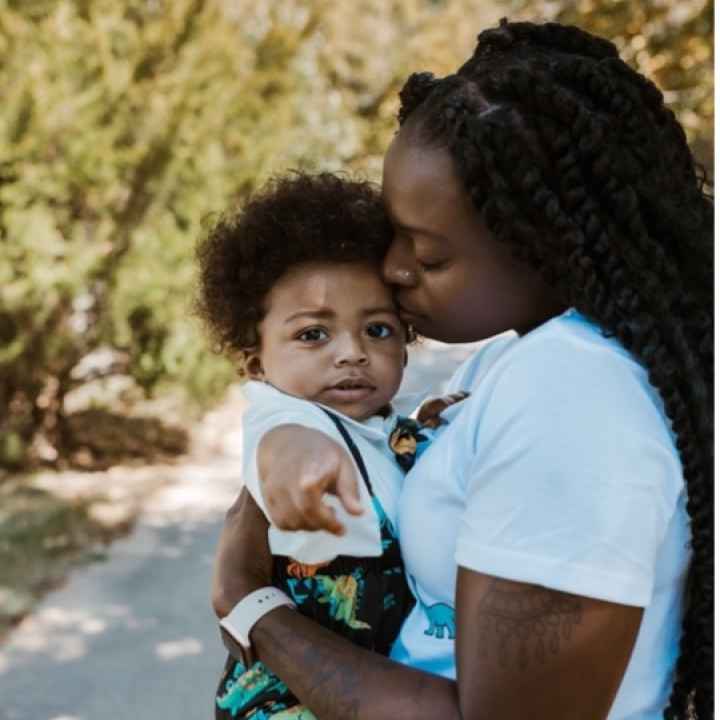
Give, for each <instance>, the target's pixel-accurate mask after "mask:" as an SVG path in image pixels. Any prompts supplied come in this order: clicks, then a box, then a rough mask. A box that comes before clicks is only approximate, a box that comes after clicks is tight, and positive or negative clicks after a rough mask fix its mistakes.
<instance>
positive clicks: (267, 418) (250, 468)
mask: <svg viewBox="0 0 720 720" xmlns="http://www.w3.org/2000/svg"><path fill="white" fill-rule="evenodd" d="M281 425H301V426H303V427H306V428H310V429H313V430H317V431H319V432H322V433H323V434H325V435H327V436H328V437H329V438H330V439H331V440H333V441H334V442H336V443H337V444H338V445H339V446H340V447H345V443H344V441H343V439H342V437H341V436H340V434H339V433H338V432H337V430H336V428H335V427H334V425H332V421H331V420H330V419H329V418H328V417H327V416H325V415H324V414H323V413H322V411H321V410H319V409H318V408H317V407H315V406H314V405H312V404H311V403H309V402H306V401H303V400H299V399H295V398H284V397H283V398H281V401H280V402H274V401H273V400H272V398H270V399H269V400H268V401H267V402H264V403H256V404H254V405H252V406H251V407H250V408H248V410H247V411H246V413H245V416H244V418H243V463H242V465H243V482H244V483H245V487H247V489H248V491H249V492H250V494H251V495H252V497H253V499H254V500H255V502H256V503H257V504H258V506H259V507H260V509H261V510H262V511H263V513H264V514H265V517H266V518H267V519H268V521H269V522H270V523H271V525H270V529H269V533H268V539H269V542H270V550H271V552H272V554H273V555H286V556H289V557H292V558H293V559H295V560H298V561H300V562H303V563H321V562H328V561H330V560H332V559H333V558H335V557H337V556H338V555H354V556H360V557H362V556H367V557H374V556H377V555H380V554H381V552H382V548H381V544H380V533H379V529H378V528H377V523H375V522H374V520H373V516H371V515H370V514H369V513H368V510H367V509H366V511H365V512H364V513H363V514H362V515H360V516H356V515H350V514H349V513H347V511H346V510H345V509H344V508H343V507H342V504H341V503H340V501H339V500H338V499H337V498H336V497H335V496H332V495H326V496H325V498H324V499H323V501H324V502H325V503H326V504H327V505H329V506H331V507H332V508H333V509H334V510H335V513H336V515H337V517H338V519H339V520H340V522H341V523H342V524H343V525H345V528H346V533H345V534H344V535H343V536H341V537H338V536H336V535H333V534H331V533H328V532H325V531H323V530H318V531H312V532H311V531H304V530H297V531H285V530H280V529H279V528H276V527H274V526H273V525H272V521H271V519H270V513H269V512H268V509H267V506H266V504H265V500H264V498H263V496H262V491H261V488H260V476H259V472H258V465H257V451H258V448H259V446H260V442H261V440H262V438H263V437H264V436H265V435H266V434H267V433H268V432H270V431H271V430H273V429H274V428H277V427H280V426H281ZM357 480H358V489H359V491H360V495H361V498H365V496H366V494H367V493H366V490H365V487H364V485H363V483H362V479H361V478H360V477H359V475H358V478H357ZM365 504H366V506H368V505H369V501H368V502H366V503H365Z"/></svg>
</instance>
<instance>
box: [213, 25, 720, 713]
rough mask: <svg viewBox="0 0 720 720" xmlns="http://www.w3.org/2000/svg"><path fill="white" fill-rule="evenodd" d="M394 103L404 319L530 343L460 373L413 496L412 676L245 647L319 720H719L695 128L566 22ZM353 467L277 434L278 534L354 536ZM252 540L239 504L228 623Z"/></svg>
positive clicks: (278, 647) (499, 45) (218, 587)
mask: <svg viewBox="0 0 720 720" xmlns="http://www.w3.org/2000/svg"><path fill="white" fill-rule="evenodd" d="M401 101H402V104H401V109H400V115H399V119H400V126H401V127H400V131H399V133H398V135H397V136H396V138H395V140H394V141H393V143H392V145H391V147H390V149H389V151H388V154H387V157H386V162H385V169H384V177H383V195H384V198H385V201H386V206H387V209H388V212H389V215H390V218H391V220H392V222H393V224H394V227H395V231H396V233H395V237H394V240H393V243H392V246H391V248H390V250H389V252H388V255H387V257H386V260H385V264H384V274H385V276H386V279H387V280H388V281H389V282H391V283H393V284H394V285H395V287H396V289H397V300H398V303H399V304H400V306H401V308H403V309H404V313H405V319H406V320H408V321H410V322H412V323H413V325H415V327H416V328H417V329H418V331H419V332H420V333H421V334H423V335H426V336H428V337H432V338H436V339H439V340H443V341H446V342H465V341H473V340H480V339H484V338H488V337H491V336H493V335H496V334H498V333H501V332H503V331H506V330H514V331H515V332H517V333H518V335H520V339H519V340H518V341H517V342H516V343H514V344H509V345H507V348H506V349H505V348H504V349H502V351H500V352H496V353H494V354H491V355H487V354H483V353H481V354H480V355H479V356H478V357H477V358H475V359H474V360H473V361H472V362H471V363H470V364H469V365H468V367H467V368H465V370H464V375H463V379H462V382H464V383H465V384H466V387H464V388H463V389H471V390H472V396H471V398H470V399H469V400H468V401H466V403H465V406H464V407H463V408H462V410H460V411H459V412H458V414H457V415H458V416H457V417H455V418H452V417H451V418H449V424H448V426H447V428H446V429H445V431H444V433H443V434H442V435H441V436H440V438H439V439H438V441H436V443H435V445H434V446H433V447H432V448H431V449H430V451H428V453H427V455H426V456H424V457H423V458H422V460H421V461H420V462H419V463H418V465H417V467H416V468H414V469H413V470H412V472H411V473H410V475H408V478H407V480H406V486H405V488H404V490H403V497H402V502H401V509H400V520H399V524H400V528H399V531H400V539H401V543H402V546H403V552H404V555H405V560H406V564H407V568H408V573H409V575H410V577H411V579H412V582H414V583H415V594H416V596H417V597H418V604H417V606H416V608H415V609H414V610H413V613H412V614H411V616H410V617H409V618H408V620H407V621H406V623H405V626H404V627H403V631H402V633H401V636H400V639H399V641H398V643H397V644H396V648H395V650H394V652H393V656H392V657H393V658H394V659H395V660H399V661H400V662H394V661H393V660H389V659H386V658H380V657H378V656H375V655H372V654H371V653H368V652H364V651H362V650H360V649H358V648H355V647H352V646H351V645H349V644H348V643H346V642H344V641H343V640H342V639H339V638H336V637H333V636H332V635H330V634H329V633H327V632H324V631H323V629H322V628H319V627H316V626H314V624H313V623H312V622H310V621H307V620H306V619H305V618H302V617H300V616H299V615H298V614H297V613H293V611H292V610H290V609H288V608H279V609H276V610H273V611H272V612H270V613H268V614H266V615H265V616H264V617H262V618H261V619H260V620H259V621H258V622H257V623H256V624H255V626H254V628H253V630H252V634H251V640H252V644H253V649H254V651H255V652H256V653H258V654H259V657H260V658H261V659H262V660H263V661H265V662H266V663H267V664H268V665H269V666H270V667H272V668H273V670H274V671H275V672H276V673H277V674H278V675H279V676H280V677H281V678H282V679H283V680H284V681H285V682H286V683H287V684H288V686H289V687H290V688H291V689H292V690H293V692H294V693H295V694H296V695H297V696H298V697H299V698H300V699H301V700H302V701H303V702H304V703H305V704H306V705H307V706H308V707H310V708H311V709H312V710H313V711H314V712H315V714H316V715H317V716H318V717H320V718H322V719H323V720H333V719H335V718H337V719H338V720H339V719H340V718H347V717H357V718H360V717H374V718H378V717H388V718H394V719H397V718H406V717H407V718H423V717H428V718H441V717H442V718H445V717H462V718H485V717H488V718H489V717H493V718H495V717H502V718H516V717H517V718H528V717H533V718H552V719H553V720H559V719H560V718H603V717H608V716H609V717H612V718H631V717H632V718H657V717H660V715H661V714H663V712H664V717H666V718H683V717H685V716H686V714H687V712H688V707H692V708H694V712H695V713H696V715H697V717H699V718H706V717H711V716H712V702H713V682H712V651H713V647H712V625H713V615H712V602H713V552H712V542H713V538H712V532H713V517H712V513H713V489H712V451H711V447H712V406H711V402H712V400H711V398H712V369H711V366H712V317H711V311H710V300H711V298H712V278H711V273H712V241H711V237H712V235H711V232H712V231H711V227H712V204H711V201H710V200H709V199H708V198H707V197H706V196H705V195H704V194H703V192H702V183H701V181H700V180H698V179H697V177H696V171H695V165H694V162H693V159H692V156H691V154H690V152H689V150H688V147H687V142H686V140H685V136H684V133H683V131H682V129H681V128H680V126H679V125H678V123H677V122H676V120H675V118H674V116H673V115H672V113H671V112H670V111H669V110H668V109H667V108H666V107H665V106H664V104H663V100H662V95H661V94H660V92H659V91H658V90H657V88H655V86H654V85H652V83H650V82H649V81H647V80H646V79H644V78H643V77H641V76H639V75H638V74H636V73H635V72H633V71H632V70H631V69H630V68H629V67H628V66H627V65H625V64H624V63H623V62H622V61H621V60H620V59H619V58H618V54H617V51H616V49H615V47H614V46H613V45H612V44H611V43H609V42H607V41H605V40H602V39H599V38H596V37H593V36H590V35H588V34H586V33H584V32H582V31H580V30H578V29H576V28H571V27H563V26H560V25H554V24H546V25H534V24H530V23H506V22H502V23H501V24H500V27H498V28H493V29H490V30H486V31H485V32H483V33H482V34H481V35H480V36H479V38H478V46H477V49H476V51H475V54H474V55H473V57H472V58H470V60H468V62H467V63H465V65H463V67H461V68H460V70H459V71H458V72H457V74H455V75H452V76H449V77H447V78H443V79H435V78H433V77H432V76H430V75H428V74H421V75H413V76H412V77H411V78H410V79H409V80H408V82H407V83H406V85H405V87H404V88H403V90H402V92H401ZM489 347H490V348H492V347H493V343H490V345H489ZM458 382H460V380H458ZM341 458H342V455H341V454H340V453H338V451H337V448H333V444H332V442H330V441H328V440H327V439H326V438H324V437H323V436H321V435H319V434H314V433H313V432H312V431H309V430H306V429H304V428H298V427H292V426H288V427H287V428H279V429H277V430H275V431H273V433H271V434H269V435H268V436H266V438H265V440H264V441H263V445H262V447H261V453H260V456H259V462H260V467H261V472H262V474H263V475H264V479H265V488H264V494H265V498H266V500H267V501H268V505H270V506H271V507H273V508H274V511H273V520H274V521H275V522H277V523H278V524H279V525H280V526H282V527H286V528H290V529H294V528H299V527H305V528H309V529H312V528H319V527H325V528H327V529H332V530H335V531H338V532H339V531H340V529H339V524H338V521H337V519H336V518H335V517H334V516H333V515H332V513H331V512H330V511H329V510H328V509H327V508H325V507H324V506H323V505H322V503H321V502H320V497H321V495H322V493H323V492H325V491H334V492H337V494H338V495H339V496H340V498H341V500H343V502H344V503H345V505H346V507H347V508H348V510H352V509H353V508H355V507H356V504H357V503H355V502H354V498H353V490H352V488H353V483H354V480H353V477H354V475H353V471H352V468H349V467H347V466H346V465H345V464H344V461H343V460H342V459H341ZM289 474H290V475H293V476H295V477H297V482H296V483H295V484H293V485H292V486H291V489H290V490H289V491H287V490H285V488H286V487H287V477H288V475H289ZM278 478H280V479H281V481H275V482H274V479H275V480H277V479H278ZM255 518H256V509H255V508H254V507H253V506H252V505H251V504H250V503H249V502H248V501H247V497H246V496H241V498H240V500H239V502H238V503H237V504H236V506H235V507H234V508H233V510H231V512H230V513H229V514H228V520H227V523H226V527H225V530H224V532H223V537H222V539H221V544H220V548H219V553H218V564H217V571H216V578H215V591H214V605H215V609H216V612H218V614H220V615H225V614H227V612H229V610H230V609H231V608H232V607H233V606H234V605H235V603H237V602H238V601H239V600H241V599H242V598H243V597H244V596H245V595H246V594H247V593H248V592H250V591H252V590H255V589H257V588H258V587H261V586H263V585H266V584H268V568H269V559H268V557H267V556H266V555H264V554H263V553H262V551H261V550H258V547H260V548H262V547H263V546H264V542H265V541H264V532H265V526H264V524H262V523H260V522H255ZM244 549H245V550H246V551H245V552H243V550H244ZM245 556H247V557H245ZM681 625H682V629H681ZM433 643H434V644H433ZM401 663H402V664H401ZM663 708H664V710H663Z"/></svg>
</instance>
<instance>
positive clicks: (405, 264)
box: [382, 240, 417, 287]
mask: <svg viewBox="0 0 720 720" xmlns="http://www.w3.org/2000/svg"><path fill="white" fill-rule="evenodd" d="M382 274H383V279H384V280H385V282H386V283H389V284H390V285H401V286H403V287H412V286H414V285H416V284H417V275H416V273H415V271H414V270H413V269H412V267H411V264H410V261H409V259H408V257H407V253H406V252H405V251H404V250H403V248H402V245H401V243H400V242H399V241H398V240H393V241H392V243H391V245H390V247H389V249H388V251H387V253H386V255H385V260H383V266H382Z"/></svg>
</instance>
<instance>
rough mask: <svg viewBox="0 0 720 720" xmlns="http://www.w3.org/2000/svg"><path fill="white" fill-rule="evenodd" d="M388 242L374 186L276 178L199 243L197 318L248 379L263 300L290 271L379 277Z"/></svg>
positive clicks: (306, 176)
mask: <svg viewBox="0 0 720 720" xmlns="http://www.w3.org/2000/svg"><path fill="white" fill-rule="evenodd" d="M391 239H392V229H391V226H390V223H389V221H388V219H387V216H386V214H385V211H384V209H383V205H382V201H381V199H380V192H379V189H378V188H377V186H376V185H374V184H373V183H370V182H368V181H365V180H356V179H351V178H348V177H346V176H342V175H335V174H333V173H328V172H323V173H317V174H311V173H307V172H301V171H296V172H292V173H290V174H288V175H283V176H280V177H276V178H273V179H271V180H270V181H269V182H267V183H266V184H265V185H264V186H263V187H261V188H260V189H259V190H258V191H257V192H256V193H255V194H254V195H253V196H252V197H251V198H250V199H249V200H248V202H247V203H246V204H245V205H244V206H243V207H242V208H241V209H240V210H236V211H230V212H228V213H226V214H224V215H223V216H221V217H220V219H219V220H218V221H217V222H216V223H215V224H214V225H213V226H212V227H211V228H210V230H209V232H208V233H207V235H205V237H203V238H202V239H201V240H200V241H199V243H198V245H197V247H196V251H195V256H196V259H197V263H198V267H199V272H198V291H197V293H196V298H195V307H194V309H195V313H196V314H197V315H198V316H199V317H200V319H201V320H202V321H203V323H204V324H205V326H206V328H207V330H208V332H209V334H210V336H211V339H212V340H213V342H214V344H215V348H216V349H217V351H218V352H223V353H226V354H228V355H230V356H231V357H234V358H238V359H239V361H240V367H239V368H238V370H239V372H240V374H245V368H244V362H243V360H244V358H245V354H246V352H247V351H248V350H251V349H253V348H256V347H257V345H258V343H259V341H260V337H259V334H258V324H259V323H260V321H261V320H262V319H263V317H264V314H265V312H266V308H265V307H264V300H265V297H266V296H267V294H268V292H269V291H270V290H271V288H272V287H273V286H274V285H275V283H276V282H277V281H278V280H279V279H280V278H281V277H282V276H283V275H285V273H287V272H288V271H289V270H290V269H291V268H293V267H295V266H297V265H299V264H301V263H308V262H337V263H345V262H352V263H354V262H358V263H369V264H373V265H377V267H378V272H380V265H381V263H382V259H383V257H384V255H385V252H386V250H387V248H388V246H389V244H390V240H391Z"/></svg>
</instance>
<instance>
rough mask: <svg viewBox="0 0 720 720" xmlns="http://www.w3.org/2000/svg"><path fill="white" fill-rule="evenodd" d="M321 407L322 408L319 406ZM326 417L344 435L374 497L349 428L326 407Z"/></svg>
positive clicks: (363, 463) (362, 461)
mask: <svg viewBox="0 0 720 720" xmlns="http://www.w3.org/2000/svg"><path fill="white" fill-rule="evenodd" d="M318 407H320V406H318ZM320 409H321V410H322V411H323V412H324V413H326V415H327V416H328V417H329V418H330V419H331V420H332V421H333V423H335V427H336V428H337V429H338V432H339V433H340V435H342V438H343V440H344V441H345V444H346V445H347V446H348V449H349V450H350V454H351V455H352V456H353V459H354V460H355V464H356V465H357V466H358V470H359V471H360V475H362V479H363V480H364V481H365V487H366V488H367V489H368V492H369V493H370V496H371V497H372V496H373V495H374V493H373V490H372V485H371V484H370V477H369V476H368V471H367V468H366V467H365V461H364V460H363V459H362V455H361V454H360V451H359V450H358V447H357V445H356V444H355V441H354V440H353V439H352V438H351V437H350V433H349V432H348V430H347V428H346V427H345V425H344V424H343V422H342V420H340V418H339V417H338V416H337V415H335V414H333V413H331V412H330V411H329V410H326V409H325V408H324V407H321V408H320Z"/></svg>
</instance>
